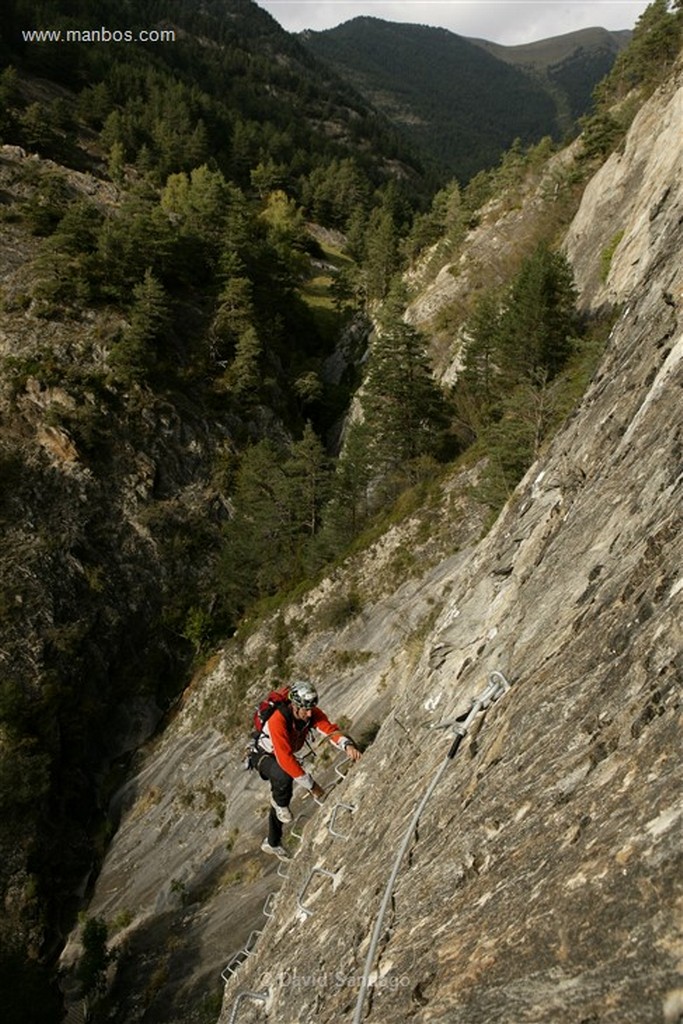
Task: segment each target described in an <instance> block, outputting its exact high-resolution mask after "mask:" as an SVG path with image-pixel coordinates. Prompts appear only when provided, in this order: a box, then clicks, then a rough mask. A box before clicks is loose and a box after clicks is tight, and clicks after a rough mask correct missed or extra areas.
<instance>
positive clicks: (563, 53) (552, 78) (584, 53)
mask: <svg viewBox="0 0 683 1024" xmlns="http://www.w3.org/2000/svg"><path fill="white" fill-rule="evenodd" d="M630 38H631V32H630V31H627V30H624V31H617V32H609V31H608V30H607V29H604V28H584V29H580V30H579V31H577V32H568V33H567V34H566V35H563V36H553V37H551V38H549V39H538V40H536V41H535V42H533V43H523V44H520V45H518V46H501V45H500V43H491V42H488V41H487V40H485V39H472V40H471V42H473V43H476V44H477V45H478V46H481V47H483V48H484V49H485V50H487V51H488V53H491V54H493V56H494V57H497V58H498V59H499V60H502V61H505V63H506V64H512V65H514V66H515V67H518V68H521V69H523V70H524V71H526V72H528V73H529V74H531V75H533V76H534V77H536V78H537V79H538V80H539V81H540V82H542V83H543V84H544V85H545V86H546V87H547V88H548V90H549V91H550V93H551V95H552V96H553V98H554V99H555V102H556V105H557V107H556V109H557V124H558V127H559V128H560V129H561V130H562V132H563V133H565V132H567V131H569V130H570V128H571V126H572V124H573V123H574V122H575V121H576V120H577V118H579V117H582V116H583V115H584V114H586V113H589V112H590V111H591V109H592V100H593V89H594V88H595V86H596V85H597V83H598V82H600V81H601V80H602V79H603V78H604V77H605V75H607V74H608V72H609V70H610V68H611V67H612V65H613V64H614V61H615V59H616V57H617V55H618V54H619V53H621V51H622V50H623V49H624V48H625V47H626V46H627V45H628V42H629V39H630Z"/></svg>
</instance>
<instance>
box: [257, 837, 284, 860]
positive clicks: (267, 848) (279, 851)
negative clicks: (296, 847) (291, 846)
mask: <svg viewBox="0 0 683 1024" xmlns="http://www.w3.org/2000/svg"><path fill="white" fill-rule="evenodd" d="M261 849H262V850H263V852H264V853H274V854H275V856H276V857H279V858H280V860H289V859H290V857H289V854H288V853H287V851H286V850H285V848H284V846H271V845H270V843H269V842H268V840H267V839H264V840H263V842H262V843H261Z"/></svg>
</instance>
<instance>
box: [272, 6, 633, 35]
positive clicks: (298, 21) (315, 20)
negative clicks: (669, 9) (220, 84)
mask: <svg viewBox="0 0 683 1024" xmlns="http://www.w3.org/2000/svg"><path fill="white" fill-rule="evenodd" d="M256 2H257V3H258V5H259V7H263V8H265V10H267V11H269V12H270V14H272V15H273V17H274V18H275V19H276V21H278V22H279V23H280V24H281V25H282V27H283V28H285V29H286V30H287V31H288V32H301V31H302V30H303V29H305V28H312V29H316V30H318V31H320V30H321V29H325V28H333V27H334V26H335V25H341V24H342V22H344V21H349V20H350V19H351V18H357V17H358V16H359V15H363V14H365V15H371V16H372V17H375V18H382V19H383V20H384V21H402V22H408V23H410V24H413V25H435V26H437V27H441V28H447V29H449V30H450V31H451V32H456V33H457V34H458V35H461V36H470V37H475V38H480V39H488V40H489V41H491V42H495V43H504V44H506V45H508V46H514V45H515V44H516V43H530V42H532V41H533V40H534V39H546V38H548V37H549V36H559V35H563V34H564V33H565V32H574V31H576V29H579V28H590V27H592V26H593V25H600V26H602V27H603V28H609V29H621V28H633V26H634V25H635V23H636V21H637V20H638V18H639V17H640V15H641V14H642V12H643V11H644V10H645V8H646V7H647V6H648V2H649V0H591V2H588V3H587V2H585V0H256Z"/></svg>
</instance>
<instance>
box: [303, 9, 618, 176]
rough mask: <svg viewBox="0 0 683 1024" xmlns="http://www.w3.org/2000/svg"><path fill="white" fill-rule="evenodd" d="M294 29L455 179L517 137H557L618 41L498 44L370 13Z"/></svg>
mask: <svg viewBox="0 0 683 1024" xmlns="http://www.w3.org/2000/svg"><path fill="white" fill-rule="evenodd" d="M299 38H300V39H301V41H302V42H303V44H304V45H305V46H306V47H307V48H308V49H309V50H310V52H311V53H314V54H315V55H316V56H318V57H320V58H321V59H323V60H324V61H326V62H327V63H328V64H329V65H330V66H331V67H333V68H334V69H335V70H336V71H337V72H338V73H339V75H340V76H342V77H344V78H345V79H347V80H348V81H349V82H350V83H351V84H352V85H353V86H354V88H356V89H357V90H358V91H359V92H361V93H362V94H363V95H364V96H365V97H366V98H367V99H368V100H369V101H370V102H371V103H372V104H373V105H374V106H376V107H377V108H378V109H379V110H382V111H384V112H385V113H386V114H387V116H388V117H390V118H391V120H392V121H394V122H395V123H396V124H399V125H401V127H402V128H403V131H404V133H405V135H406V137H407V138H409V139H412V140H413V141H414V142H415V144H416V145H417V146H419V147H420V149H421V150H423V151H425V152H427V153H429V154H431V156H432V157H433V158H434V159H435V160H436V161H437V163H438V164H439V165H440V166H441V167H443V168H444V169H445V170H446V172H447V173H449V174H450V175H451V176H454V177H456V178H458V180H459V181H460V182H461V183H466V182H467V181H468V180H469V179H470V178H471V177H473V176H474V175H475V174H476V173H477V172H478V171H481V170H485V169H489V168H491V167H493V166H494V165H495V164H497V163H498V161H499V159H500V155H501V153H502V152H504V151H505V150H506V149H508V148H509V147H510V146H511V144H512V143H513V141H514V140H515V139H519V140H520V141H521V143H522V145H523V146H524V147H527V146H529V145H531V144H532V143H536V142H539V141H540V139H542V138H543V137H544V136H546V135H547V136H550V137H552V138H553V139H556V140H557V139H561V138H562V137H563V136H565V135H566V134H567V133H568V132H569V131H570V130H571V129H572V127H573V126H574V124H575V122H576V120H577V119H578V118H579V117H581V116H583V115H584V114H586V113H588V112H589V111H590V109H591V104H592V92H593V89H594V88H595V86H596V85H597V83H598V82H599V81H600V80H601V79H602V78H604V76H605V75H606V74H607V72H608V71H609V70H610V68H611V66H612V64H613V63H614V59H615V57H616V55H617V53H618V52H619V50H620V49H621V48H622V45H623V43H624V41H623V40H622V39H620V38H619V34H613V33H608V32H607V31H605V30H604V29H602V30H600V29H596V30H587V31H586V32H585V33H571V34H570V35H567V36H563V37H560V38H559V39H557V40H546V41H542V42H539V43H534V44H529V45H527V46H519V47H505V46H498V45H496V44H490V43H486V42H484V41H480V40H469V39H465V38H463V37H462V36H458V35H455V34H454V33H452V32H448V31H447V30H445V29H437V28H429V27H427V26H424V25H401V24H394V23H392V22H387V21H382V20H381V19H379V18H370V17H360V18H354V19H353V20H351V21H348V22H345V23H344V24H343V25H339V26H338V27H337V28H332V29H327V30H326V31H323V32H311V31H308V32H303V33H301V34H300V36H299ZM482 124H485V125H486V131H485V132H482V130H481V126H482Z"/></svg>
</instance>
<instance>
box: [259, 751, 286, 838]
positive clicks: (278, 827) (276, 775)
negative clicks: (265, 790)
mask: <svg viewBox="0 0 683 1024" xmlns="http://www.w3.org/2000/svg"><path fill="white" fill-rule="evenodd" d="M251 764H252V767H253V768H256V769H257V770H258V773H259V775H260V776H261V778H262V779H263V780H264V781H266V782H270V791H271V793H272V796H273V800H274V801H275V803H276V804H278V806H280V807H289V803H290V801H291V799H292V789H293V786H294V780H293V779H292V776H291V775H288V774H287V772H286V771H285V770H284V768H281V767H280V765H279V764H278V763H277V760H276V758H275V755H274V754H263V753H261V751H260V750H257V751H255V752H254V753H253V754H252V755H251ZM281 840H282V822H281V821H279V820H278V817H277V815H276V813H275V808H274V807H271V808H270V814H269V815H268V842H269V843H270V845H271V846H279V845H280V842H281Z"/></svg>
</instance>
